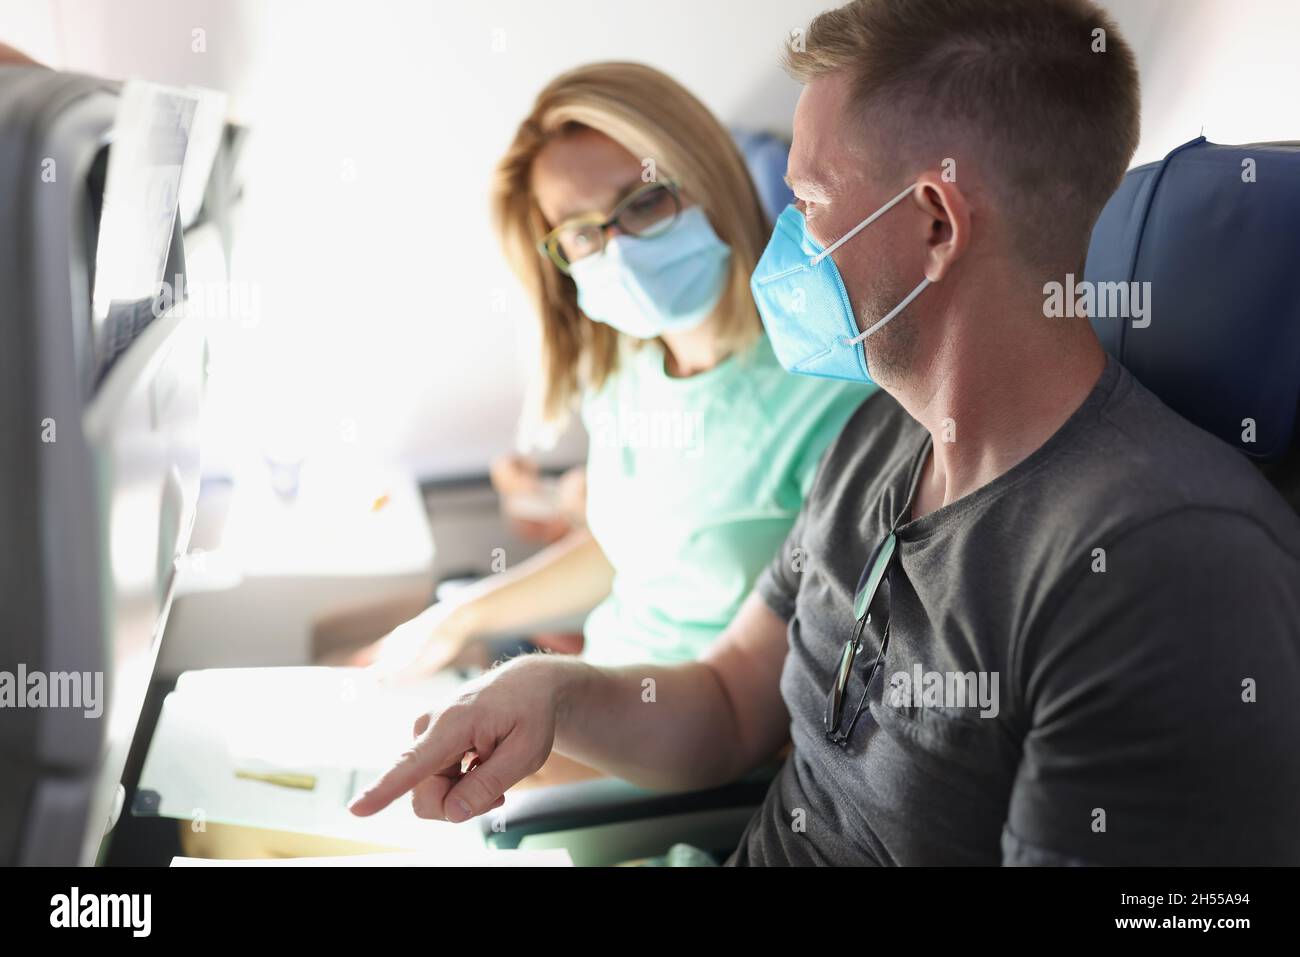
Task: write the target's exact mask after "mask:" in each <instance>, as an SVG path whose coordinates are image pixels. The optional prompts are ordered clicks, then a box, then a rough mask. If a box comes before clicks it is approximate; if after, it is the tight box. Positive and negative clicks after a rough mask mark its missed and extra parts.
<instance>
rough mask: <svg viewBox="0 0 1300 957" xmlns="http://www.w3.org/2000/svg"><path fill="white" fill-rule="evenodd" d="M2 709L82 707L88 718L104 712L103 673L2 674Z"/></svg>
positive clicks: (20, 668) (21, 668)
mask: <svg viewBox="0 0 1300 957" xmlns="http://www.w3.org/2000/svg"><path fill="white" fill-rule="evenodd" d="M0 708H73V709H76V708H80V709H81V711H82V712H83V713H84V714H85V716H86V717H87V718H98V717H99V716H100V715H102V714H103V713H104V672H102V671H28V670H27V666H26V665H24V664H19V665H18V670H17V671H16V672H13V671H0Z"/></svg>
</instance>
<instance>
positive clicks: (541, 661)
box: [354, 0, 1300, 864]
mask: <svg viewBox="0 0 1300 957" xmlns="http://www.w3.org/2000/svg"><path fill="white" fill-rule="evenodd" d="M1098 37H1102V38H1104V43H1102V44H1098ZM1099 46H1100V49H1098V47H1099ZM789 61H790V62H789V66H790V68H791V70H792V72H793V74H794V75H795V76H796V77H797V78H798V79H800V80H802V81H804V83H805V89H804V91H803V94H802V96H801V97H800V101H799V106H798V110H797V112H796V116H795V129H794V145H793V148H792V151H791V154H790V162H789V180H790V183H791V186H792V187H793V189H794V191H795V194H796V196H797V198H798V203H797V211H787V214H786V215H783V216H782V219H781V222H779V223H778V225H777V231H776V234H775V235H774V237H773V240H772V245H771V246H769V249H768V253H767V254H766V255H765V257H764V261H763V262H761V263H760V264H759V268H758V270H757V271H756V273H755V277H754V291H755V295H756V299H757V301H758V303H759V306H760V309H761V310H762V311H763V314H764V319H765V321H766V322H767V325H768V329H769V333H770V334H771V336H772V339H773V344H774V347H775V348H776V349H777V352H778V355H780V356H781V357H782V360H783V362H786V363H787V365H788V366H789V367H791V368H794V369H796V371H811V372H813V373H814V374H825V375H836V376H839V377H848V378H852V377H855V376H857V377H860V376H861V375H864V374H865V373H866V371H867V370H868V369H869V371H870V375H871V377H872V378H874V379H875V380H876V381H878V382H879V383H880V385H881V386H882V388H883V390H884V391H885V392H887V393H888V394H878V395H876V396H874V397H872V398H871V399H869V400H868V401H867V402H866V403H865V404H864V405H863V406H862V408H861V409H860V410H859V411H858V413H857V414H856V415H855V417H854V418H853V419H852V420H851V421H850V422H849V424H848V425H847V426H846V427H845V429H844V432H843V433H842V435H841V436H840V438H839V440H838V441H837V443H836V444H835V445H834V446H833V447H832V448H831V450H830V451H829V453H828V454H827V456H826V458H825V459H824V461H823V463H822V466H821V470H820V473H819V476H818V479H817V483H816V487H815V489H814V491H813V494H812V496H811V497H810V499H809V500H808V502H807V504H806V505H805V507H804V510H803V514H802V515H801V517H800V520H799V523H798V524H797V525H796V527H795V529H794V531H793V532H792V534H791V536H790V539H789V542H788V544H787V546H786V548H785V549H784V550H783V552H782V554H780V555H778V556H777V557H776V559H775V560H774V561H773V563H772V565H771V567H770V568H769V569H768V571H767V572H766V573H765V575H764V576H763V578H762V579H761V580H760V583H759V585H758V587H757V589H756V593H755V594H754V595H753V596H751V597H750V599H749V600H748V602H747V604H746V605H745V606H744V608H743V609H742V610H741V612H740V613H739V614H738V616H737V618H736V620H735V622H734V623H733V624H732V626H731V628H730V629H729V630H728V632H727V633H726V634H725V636H724V637H723V639H722V640H721V641H720V642H719V644H718V645H717V646H716V647H715V648H714V649H713V650H712V651H711V653H710V654H709V655H708V656H707V658H706V659H704V660H702V661H700V662H698V663H695V664H689V665H682V666H677V667H672V668H653V667H635V668H625V669H619V670H601V669H596V668H592V667H589V666H587V665H585V664H584V663H582V662H580V661H576V660H565V659H561V658H554V657H538V656H534V657H532V658H527V659H523V660H518V661H516V662H514V663H512V664H510V665H508V666H506V667H504V668H501V669H499V670H498V671H496V672H494V673H492V674H491V675H489V676H487V677H486V678H484V679H483V680H482V681H480V682H479V683H478V684H476V685H475V686H474V687H473V688H472V689H471V690H470V691H469V692H468V693H466V694H465V695H464V696H463V697H462V698H461V699H460V700H459V701H458V702H457V703H456V704H454V705H453V706H452V707H450V708H448V709H447V710H445V711H443V712H441V713H432V714H429V715H426V716H424V717H422V718H421V719H420V721H419V722H417V725H416V728H415V733H416V735H417V741H416V743H415V745H414V747H413V748H412V749H411V750H410V751H409V752H408V753H407V754H406V755H405V756H404V757H403V758H402V760H401V761H400V763H398V764H397V766H396V767H394V768H393V769H392V770H391V771H390V772H388V773H387V774H386V775H385V776H384V777H383V778H381V779H380V781H379V782H377V783H376V784H375V785H374V786H373V787H372V789H371V790H370V791H368V792H367V793H366V794H365V795H364V796H362V797H361V798H360V799H358V801H357V802H356V803H355V805H354V810H355V811H356V812H357V813H359V814H369V813H373V812H374V811H376V810H378V809H379V808H380V807H382V806H384V805H386V804H388V803H389V802H391V801H392V800H393V799H395V798H396V797H398V796H399V795H401V794H402V793H404V792H405V791H407V790H412V791H413V792H414V803H415V808H416V810H417V812H418V813H419V814H421V815H422V816H425V817H430V818H446V819H449V820H453V821H460V820H465V819H466V818H468V817H470V816H472V815H475V814H481V813H483V812H485V811H487V810H488V809H490V808H492V807H495V806H497V805H498V804H500V802H501V799H502V795H503V793H504V792H505V790H506V788H508V787H509V786H510V785H512V784H513V783H514V782H515V781H517V780H519V779H520V778H522V777H523V776H525V775H526V774H528V773H529V772H531V771H533V770H535V769H536V768H537V767H539V766H540V765H541V763H542V761H543V760H544V759H545V758H546V755H547V753H548V752H549V751H550V750H551V748H552V746H554V747H555V748H556V749H558V750H559V751H561V752H563V753H564V754H567V755H569V756H570V757H573V758H575V759H577V760H579V761H581V762H583V763H585V764H588V765H591V766H594V767H597V768H601V769H603V770H605V771H607V772H609V773H611V774H617V775H620V776H623V777H625V778H628V779H629V780H632V781H634V782H638V783H641V784H644V785H647V786H659V787H666V788H696V787H704V786H709V785H714V784H718V783H720V782H723V781H727V780H731V779H733V778H735V777H737V776H738V775H740V774H741V773H743V772H744V771H745V770H747V769H748V768H751V767H753V766H756V765H758V764H759V763H761V762H763V761H764V760H766V759H768V758H769V757H770V756H771V755H772V754H773V753H775V752H776V751H777V749H778V748H780V747H781V745H782V744H783V743H784V742H785V740H786V739H787V736H788V737H790V738H792V740H793V745H794V747H793V750H792V752H791V754H790V756H789V758H788V760H787V761H786V762H785V765H784V767H783V768H782V770H781V772H780V774H779V776H778V777H777V779H776V780H775V782H774V783H773V785H772V787H771V789H770V791H769V793H768V795H767V799H766V801H765V803H764V805H763V807H762V808H761V809H760V811H759V813H758V814H757V815H756V817H755V818H754V820H753V821H752V822H751V823H750V826H749V828H748V830H747V832H746V834H745V836H744V838H743V840H742V842H741V844H740V847H739V848H738V849H737V851H736V853H735V855H734V857H733V861H734V862H735V863H756V864H773V863H796V864H803V863H835V864H853V863H875V864H914V863H915V864H927V863H952V864H967V863H973V864H995V863H999V862H1001V863H1007V864H1038V863H1046V864H1057V863H1097V864H1118V863H1143V864H1186V863H1218V864H1236V863H1291V864H1295V863H1300V821H1297V811H1296V809H1297V806H1300V802H1298V800H1297V798H1298V797H1300V717H1298V716H1297V710H1296V709H1295V708H1294V707H1293V705H1292V701H1293V699H1294V695H1295V690H1294V689H1295V688H1297V687H1300V624H1297V623H1298V622H1300V520H1298V519H1297V517H1296V516H1295V514H1293V513H1292V512H1290V510H1289V509H1287V507H1286V506H1285V505H1284V503H1283V502H1282V500H1281V499H1280V497H1279V496H1277V495H1276V493H1275V492H1274V491H1273V490H1272V489H1271V488H1270V487H1269V486H1268V485H1267V484H1266V483H1265V482H1264V481H1263V480H1262V479H1261V478H1260V477H1259V476H1258V475H1257V474H1256V473H1255V471H1254V470H1253V469H1252V468H1251V467H1250V466H1249V465H1248V464H1247V462H1246V461H1245V460H1244V459H1243V458H1242V457H1241V456H1240V455H1238V454H1237V453H1235V452H1234V451H1232V450H1231V449H1229V448H1228V447H1226V446H1224V445H1223V444H1222V443H1220V442H1219V441H1218V440H1216V439H1214V438H1212V437H1210V436H1208V435H1206V434H1205V433H1203V432H1201V431H1200V430H1198V429H1197V428H1195V427H1194V426H1192V425H1190V424H1189V423H1187V422H1186V421H1184V420H1182V419H1180V418H1179V417H1178V416H1177V415H1175V414H1174V413H1173V412H1171V411H1170V410H1169V409H1168V408H1166V407H1165V406H1163V405H1162V404H1161V403H1160V402H1159V401H1158V400H1157V399H1155V398H1154V397H1153V396H1152V395H1151V394H1150V393H1148V392H1147V391H1146V390H1145V389H1143V388H1142V386H1141V385H1139V384H1138V383H1137V382H1136V381H1135V380H1134V379H1133V378H1132V377H1131V376H1130V375H1129V374H1128V373H1127V372H1126V371H1125V370H1123V369H1122V368H1121V367H1119V366H1118V364H1116V363H1115V362H1114V361H1111V360H1108V359H1107V357H1106V355H1105V354H1104V353H1103V351H1102V349H1101V348H1100V346H1099V344H1098V342H1097V339H1096V337H1095V335H1094V334H1093V332H1092V330H1091V328H1090V326H1089V324H1088V322H1087V320H1085V319H1061V318H1047V317H1046V315H1045V309H1044V296H1043V289H1044V284H1045V283H1046V282H1048V281H1051V280H1057V281H1061V280H1063V278H1064V276H1065V275H1066V274H1068V273H1073V274H1075V275H1078V274H1080V273H1081V272H1082V268H1083V261H1084V257H1085V253H1086V248H1087V243H1088V239H1089V235H1090V231H1091V228H1092V224H1093V222H1094V221H1095V219H1096V217H1097V215H1098V213H1099V212H1100V210H1101V208H1102V206H1103V205H1104V203H1105V201H1106V199H1107V198H1108V196H1109V195H1110V193H1111V192H1112V191H1113V190H1114V189H1115V187H1116V186H1117V185H1118V183H1119V182H1120V179H1121V178H1122V176H1123V173H1124V171H1125V168H1126V166H1127V164H1128V162H1129V160H1130V158H1131V156H1132V153H1133V150H1134V147H1135V144H1136V142H1137V137H1138V88H1137V87H1138V84H1137V72H1136V69H1135V66H1134V61H1133V56H1132V53H1131V52H1130V50H1129V48H1128V47H1127V45H1126V44H1125V43H1124V41H1123V39H1122V38H1121V37H1120V36H1119V34H1118V32H1117V31H1116V30H1115V28H1114V25H1113V24H1112V23H1111V22H1110V21H1109V19H1107V18H1106V17H1105V16H1104V15H1103V14H1102V13H1101V12H1100V11H1099V10H1098V9H1097V8H1096V7H1094V6H1093V5H1092V3H1090V2H1088V0H1001V2H999V0H930V2H926V3H911V2H907V0H856V2H854V3H850V4H849V5H847V6H845V7H843V8H840V9H838V10H834V11H831V12H828V13H825V14H823V15H822V16H820V17H818V18H817V19H816V20H815V21H814V22H813V23H812V24H811V26H810V28H809V30H808V32H807V35H806V37H805V38H803V43H802V44H800V48H799V49H798V50H795V51H794V52H792V53H791V55H790V57H789ZM900 190H901V191H902V192H900ZM883 210H888V211H887V212H885V211H883ZM877 211H880V212H879V215H878V216H873V214H874V213H876V212H877ZM827 249H829V250H830V256H831V258H829V259H828V258H826V256H825V255H822V253H823V252H824V251H825V250H827ZM791 264H793V265H791ZM786 267H788V268H786ZM841 282H842V286H840V285H839V284H840V283H841ZM845 294H847V302H845V301H844V300H845ZM1155 321H1159V319H1158V317H1156V319H1155ZM855 331H856V334H855ZM864 334H865V338H863V337H864ZM891 532H892V535H891ZM859 629H860V630H861V635H862V637H861V641H860V645H855V644H853V643H852V642H851V639H852V638H853V637H854V635H855V634H856V633H857V632H858V630H859ZM882 648H883V655H882V654H881V652H882ZM878 656H879V657H880V658H881V661H880V663H879V667H878V668H873V662H875V661H876V660H877V657H878ZM841 678H842V679H843V680H842V681H841V680H840V679H841ZM868 680H870V684H869V685H866V684H865V682H867V681H868ZM864 687H865V689H866V690H865V693H864ZM860 704H861V705H862V708H861V709H859V705H860ZM470 752H472V754H473V755H474V757H475V760H476V764H477V766H475V767H473V769H472V770H469V771H468V773H461V767H462V758H463V757H465V756H466V754H467V753H470Z"/></svg>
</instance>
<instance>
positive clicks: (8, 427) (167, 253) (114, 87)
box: [0, 65, 203, 865]
mask: <svg viewBox="0 0 1300 957" xmlns="http://www.w3.org/2000/svg"><path fill="white" fill-rule="evenodd" d="M125 89H126V88H124V87H122V86H120V85H119V84H116V83H110V82H107V81H103V80H99V79H95V78H91V77H84V76H78V75H75V74H66V73H59V72H56V71H53V70H48V69H45V68H43V67H35V66H14V65H7V66H0V289H3V290H4V295H3V296H0V329H2V330H3V337H4V342H5V347H4V348H3V349H0V460H2V461H3V462H4V463H5V467H4V469H3V470H0V541H3V542H4V543H5V549H4V553H3V556H2V557H0V675H2V676H3V678H4V679H6V684H7V685H8V689H7V691H6V695H7V700H6V701H5V707H4V708H3V709H0V864H10V865H12V864H41V865H45V864H55V865H66V864H83V865H84V864H91V863H94V862H95V860H96V858H97V855H98V853H99V850H100V848H101V844H102V841H103V839H104V836H105V834H106V832H107V830H108V829H109V828H111V825H112V822H113V821H114V820H115V819H116V817H117V815H118V814H119V813H120V810H121V803H122V799H123V791H122V789H121V785H120V780H121V775H122V768H123V765H124V763H125V761H126V755H127V751H128V749H129V746H130V742H131V736H132V733H133V731H134V729H135V725H136V721H137V718H138V715H139V711H140V707H141V705H142V703H143V700H144V694H145V690H146V688H147V685H148V681H149V677H150V675H151V673H152V669H153V663H154V656H155V654H156V650H157V640H156V639H157V636H158V635H159V634H160V633H161V623H162V622H163V621H165V619H166V614H167V609H168V607H169V605H170V599H171V589H172V585H173V582H174V559H175V557H176V556H177V555H179V554H181V553H182V552H183V551H184V549H185V546H186V543H187V541H188V536H189V529H190V524H191V522H192V518H193V506H194V502H195V500H196V498H197V490H198V422H199V401H200V396H201V388H202V378H203V337H202V335H201V332H200V331H199V328H197V327H196V324H195V323H193V322H185V321H183V319H184V315H183V312H184V311H183V309H180V308H173V306H174V305H177V304H178V303H179V300H181V299H183V297H184V293H183V290H184V280H185V275H186V273H185V266H184V256H183V243H182V241H181V236H180V228H179V217H178V216H177V215H176V212H175V205H174V201H175V191H174V187H175V180H176V179H177V178H178V177H179V173H178V172H177V171H178V170H179V169H180V168H181V165H183V158H184V152H185V147H186V142H187V139H186V133H185V129H186V128H185V126H184V125H183V122H182V120H181V117H182V116H183V115H184V110H180V111H176V110H172V111H170V112H165V113H164V112H163V111H162V110H161V108H160V107H158V106H157V105H156V104H157V103H158V102H161V101H152V100H151V101H149V102H150V103H153V104H155V105H154V106H150V107H147V108H144V109H141V110H139V111H135V112H134V113H133V119H134V122H133V123H131V124H124V123H121V122H120V119H121V113H122V110H121V109H120V107H121V104H123V103H124V102H126V100H127V99H128V97H127V96H126V95H125V94H124V90H125ZM132 89H140V88H139V87H133V88H132ZM176 96H177V99H176V102H180V103H183V104H188V103H189V102H190V101H189V99H188V97H187V96H186V95H185V94H177V95H176ZM132 102H133V103H138V101H136V100H134V99H132ZM140 126H143V127H146V128H147V132H146V133H145V134H143V135H141V136H139V137H136V136H133V135H127V134H126V133H124V130H126V129H128V127H129V128H131V129H133V130H134V129H138V128H139V127H140ZM155 134H156V135H155ZM130 157H134V158H135V159H131V158H130ZM115 171H116V172H118V173H121V174H122V175H123V176H125V177H126V179H128V180H131V183H132V187H133V188H132V190H131V191H130V196H131V197H132V198H134V197H138V196H146V195H147V196H149V197H151V202H148V203H140V204H139V205H134V204H132V203H130V202H126V201H123V200H122V197H123V196H127V195H128V194H127V192H125V191H124V192H115V191H114V189H113V188H111V185H110V184H112V183H113V182H114V178H113V177H114V173H115ZM169 178H170V179H169ZM169 181H170V183H171V191H170V192H169V191H168V189H167V183H168V182H169ZM150 187H153V188H152V189H151V188H150ZM110 194H112V195H113V196H114V197H115V198H113V199H111V200H110V199H108V198H107V197H108V196H109V195H110ZM169 200H170V203H171V205H168V202H169ZM137 240H138V241H137ZM146 249H147V250H148V251H147V252H142V251H143V250H146ZM137 253H139V254H140V255H139V256H137V255H136V254H137ZM146 260H147V261H148V262H150V263H153V264H156V265H157V267H158V271H157V274H156V276H155V277H154V282H153V285H152V286H149V284H148V283H147V281H142V280H141V274H140V271H139V269H138V266H139V265H140V262H141V261H146ZM164 275H166V276H168V277H175V278H178V279H179V280H180V286H179V288H178V289H177V300H176V301H175V302H174V301H173V299H172V297H171V293H170V291H168V292H167V294H166V295H165V296H164V294H163V293H162V292H161V288H160V287H159V286H158V285H157V283H158V281H159V280H161V277H162V276H164ZM146 286H148V288H149V291H148V292H147V293H144V294H143V295H141V294H140V291H141V290H142V289H143V288H145V287H146ZM101 306H102V307H103V310H102V312H101V308H100V307H101ZM20 702H21V703H20Z"/></svg>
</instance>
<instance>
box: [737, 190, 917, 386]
mask: <svg viewBox="0 0 1300 957" xmlns="http://www.w3.org/2000/svg"><path fill="white" fill-rule="evenodd" d="M915 188H916V187H915V185H913V186H909V187H907V189H905V190H903V191H902V192H901V193H899V194H898V195H897V196H895V197H894V198H893V199H891V200H890V201H889V202H887V203H886V204H885V205H884V206H881V207H880V208H879V209H878V210H876V211H875V212H874V213H872V214H871V215H870V216H868V217H867V218H866V219H864V220H863V221H862V222H860V223H858V224H857V225H856V226H854V227H853V228H852V229H850V230H849V231H848V232H847V233H845V234H844V235H843V236H841V237H840V238H839V239H838V240H836V241H835V242H833V243H831V245H829V246H828V247H826V248H825V249H822V248H821V246H820V245H819V244H818V243H817V240H815V239H813V237H812V236H811V235H809V233H808V221H807V220H806V219H805V218H804V215H803V213H801V212H800V211H799V210H798V209H797V208H795V207H794V206H787V207H786V208H785V210H784V212H782V213H781V215H780V217H779V218H778V219H777V221H776V229H775V230H773V232H772V238H771V240H770V241H769V242H768V244H767V249H766V250H764V252H763V256H762V258H761V259H759V261H758V265H757V266H756V267H755V268H754V275H753V277H752V278H751V279H750V282H749V288H750V290H751V291H752V292H753V294H754V302H755V304H756V305H757V306H758V314H759V315H760V316H762V317H763V325H764V326H765V327H767V336H768V339H769V340H771V343H772V351H773V352H775V353H776V358H777V360H778V361H779V362H780V363H781V365H782V366H784V367H785V368H786V370H787V371H789V372H797V373H799V374H801V375H811V376H821V377H822V378H826V379H848V380H849V381H851V382H870V381H871V373H870V372H869V371H868V369H867V357H866V353H865V351H864V350H863V348H862V341H863V340H864V339H866V338H867V336H870V335H872V334H873V333H876V332H878V331H880V330H881V329H883V328H884V327H885V324H886V323H888V322H889V321H890V320H892V319H893V318H894V317H895V316H897V315H898V314H899V313H900V312H902V311H903V310H904V309H905V308H907V306H908V305H909V304H911V302H912V300H913V299H915V298H916V297H917V296H919V295H920V294H921V290H922V289H924V288H925V287H926V286H928V285H929V284H930V280H929V279H922V280H921V283H920V285H918V286H917V287H916V288H915V289H913V290H912V291H911V292H910V293H908V294H907V297H906V298H905V299H904V300H903V301H902V302H900V303H899V304H898V305H897V306H895V307H894V308H893V309H891V310H890V311H889V313H888V314H887V315H885V316H884V317H883V318H882V319H880V320H879V321H878V322H876V323H874V324H873V325H872V326H871V327H870V328H869V329H867V330H866V331H865V332H858V322H857V318H856V314H855V313H854V311H853V303H851V302H850V301H849V294H848V291H847V290H846V289H845V288H844V280H843V279H841V278H840V271H839V270H838V269H836V268H835V260H833V259H832V258H831V253H833V252H834V251H835V250H837V249H839V248H840V246H842V245H844V244H845V243H846V242H848V241H849V240H850V239H852V238H853V237H854V236H856V235H857V234H858V233H860V232H862V230H864V229H866V228H867V227H868V226H870V225H871V224H872V223H874V222H875V221H876V220H877V219H879V218H880V217H881V216H883V215H884V214H885V213H887V212H889V210H891V209H892V208H893V207H894V206H896V205H897V204H898V203H901V202H902V201H903V200H904V199H906V198H907V197H908V196H909V195H911V193H912V191H913V190H914V189H915Z"/></svg>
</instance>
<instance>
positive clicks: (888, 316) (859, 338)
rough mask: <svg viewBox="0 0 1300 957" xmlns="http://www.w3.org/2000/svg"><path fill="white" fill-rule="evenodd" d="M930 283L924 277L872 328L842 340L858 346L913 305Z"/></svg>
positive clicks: (847, 343) (848, 344)
mask: <svg viewBox="0 0 1300 957" xmlns="http://www.w3.org/2000/svg"><path fill="white" fill-rule="evenodd" d="M928 285H930V279H929V277H928V276H927V277H926V278H925V279H922V280H921V281H920V283H918V284H917V287H916V288H915V289H913V290H912V291H911V292H909V293H908V294H907V296H906V298H904V299H903V301H902V302H900V303H899V304H898V305H897V306H895V307H894V308H893V309H891V310H889V312H888V313H887V314H886V315H885V317H884V318H883V319H881V320H880V321H879V322H877V323H875V324H874V325H872V326H871V327H870V328H868V329H867V331H866V332H864V333H862V334H861V335H859V336H855V337H854V338H852V339H842V340H841V341H842V342H843V343H844V344H845V345H846V346H856V345H857V344H858V343H859V342H861V341H862V340H863V339H865V338H867V336H869V335H871V334H872V333H873V332H875V331H876V330H877V329H880V328H882V327H883V326H884V325H885V323H887V322H889V321H890V320H891V319H893V318H894V317H895V316H896V315H898V314H899V313H900V312H902V311H903V310H904V309H906V308H907V307H908V306H909V305H911V304H912V300H913V299H915V298H916V297H917V296H919V295H921V292H922V291H923V290H924V289H925V287H926V286H928Z"/></svg>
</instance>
